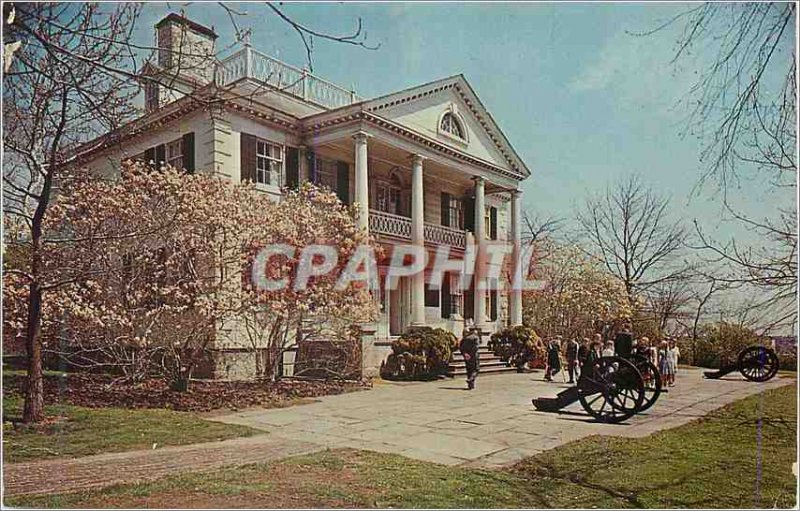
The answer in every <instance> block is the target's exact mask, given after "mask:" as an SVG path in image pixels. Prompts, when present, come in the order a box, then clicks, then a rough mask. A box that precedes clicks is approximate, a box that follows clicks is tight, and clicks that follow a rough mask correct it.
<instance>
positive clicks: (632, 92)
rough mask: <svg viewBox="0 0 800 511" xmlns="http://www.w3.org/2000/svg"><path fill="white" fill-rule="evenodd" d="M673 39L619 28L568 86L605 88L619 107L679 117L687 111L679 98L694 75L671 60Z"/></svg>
mask: <svg viewBox="0 0 800 511" xmlns="http://www.w3.org/2000/svg"><path fill="white" fill-rule="evenodd" d="M675 40H676V39H675V37H674V34H671V33H669V32H663V33H656V34H652V35H649V36H635V35H631V34H629V33H627V32H625V31H624V30H622V29H620V30H619V31H618V32H616V33H615V34H614V35H612V36H610V37H609V38H608V39H607V40H606V42H605V43H604V44H603V46H602V47H601V48H600V49H599V51H598V52H597V54H596V58H595V59H594V60H593V61H591V62H589V63H588V64H587V65H586V66H584V67H583V68H582V69H581V70H580V71H579V72H578V73H577V75H576V76H575V77H574V78H573V79H572V80H571V81H570V82H569V84H568V89H569V90H570V91H571V92H573V93H577V94H584V93H593V92H606V93H608V94H610V95H612V96H613V97H614V98H615V99H616V100H617V102H618V103H619V104H620V107H628V108H635V109H647V110H650V111H651V112H652V113H657V114H660V115H663V116H667V117H672V118H675V119H677V118H683V117H684V116H685V115H686V113H687V112H686V110H685V109H684V108H682V107H680V105H679V102H680V100H681V98H683V97H684V96H685V94H686V93H687V92H688V91H689V89H690V88H691V86H692V85H693V80H695V79H696V76H693V74H692V73H691V72H687V71H688V69H680V68H678V67H677V66H676V65H675V64H673V63H672V62H671V61H672V59H673V57H674V42H675Z"/></svg>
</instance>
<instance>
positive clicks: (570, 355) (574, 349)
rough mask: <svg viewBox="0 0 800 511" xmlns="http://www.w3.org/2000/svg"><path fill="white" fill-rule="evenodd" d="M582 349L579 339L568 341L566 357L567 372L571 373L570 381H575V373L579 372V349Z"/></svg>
mask: <svg viewBox="0 0 800 511" xmlns="http://www.w3.org/2000/svg"><path fill="white" fill-rule="evenodd" d="M579 350H580V345H579V344H578V341H576V340H575V339H572V340H571V341H568V342H567V346H566V349H565V351H566V357H564V358H566V359H567V374H569V382H570V383H575V374H576V373H577V372H578V360H579V356H578V351H579Z"/></svg>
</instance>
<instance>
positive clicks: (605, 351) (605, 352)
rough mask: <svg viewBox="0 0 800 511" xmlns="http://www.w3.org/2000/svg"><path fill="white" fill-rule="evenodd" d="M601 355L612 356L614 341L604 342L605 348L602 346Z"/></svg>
mask: <svg viewBox="0 0 800 511" xmlns="http://www.w3.org/2000/svg"><path fill="white" fill-rule="evenodd" d="M602 355H603V356H604V357H613V356H614V343H613V342H611V341H607V342H606V346H605V348H603V352H602Z"/></svg>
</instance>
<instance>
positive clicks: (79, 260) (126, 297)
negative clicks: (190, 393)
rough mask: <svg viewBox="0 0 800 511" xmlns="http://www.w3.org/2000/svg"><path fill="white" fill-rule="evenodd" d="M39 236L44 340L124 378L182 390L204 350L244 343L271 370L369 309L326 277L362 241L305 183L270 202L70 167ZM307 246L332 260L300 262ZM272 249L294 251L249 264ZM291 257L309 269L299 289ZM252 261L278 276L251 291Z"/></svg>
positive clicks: (343, 214) (160, 178)
mask: <svg viewBox="0 0 800 511" xmlns="http://www.w3.org/2000/svg"><path fill="white" fill-rule="evenodd" d="M46 232H48V233H49V234H48V238H47V243H46V244H45V247H46V251H45V257H44V258H43V260H44V261H45V264H46V266H45V274H46V275H47V276H48V280H47V281H46V282H47V285H46V289H47V292H46V295H45V297H46V300H45V301H44V305H45V306H44V307H43V319H44V321H43V338H44V339H45V349H46V350H47V351H50V352H55V353H57V354H59V355H60V356H63V357H65V358H67V359H68V360H69V361H70V362H71V363H72V364H75V365H77V366H90V367H98V366H105V367H107V368H113V369H116V370H117V371H119V372H121V374H122V375H123V376H124V377H125V379H126V380H128V381H137V380H141V379H143V378H145V377H148V376H151V375H153V374H157V375H160V376H162V377H164V378H165V379H166V380H167V381H168V382H169V383H170V385H171V387H173V388H175V389H179V390H185V389H186V388H187V386H188V382H189V379H190V378H191V376H192V374H193V371H195V369H196V368H197V367H198V365H199V364H200V363H202V362H204V361H205V360H207V354H208V349H209V348H211V347H214V348H229V347H236V348H242V347H244V348H252V353H253V355H254V356H255V357H256V365H257V366H259V365H260V366H261V367H260V371H261V372H262V373H263V374H266V375H268V376H270V377H272V378H275V377H277V369H278V364H277V361H278V360H279V357H280V355H281V354H282V353H283V351H284V350H285V348H286V347H287V346H288V345H289V344H292V343H293V342H297V341H300V340H304V339H308V338H310V337H314V336H325V338H326V339H329V340H330V339H331V338H345V337H346V336H347V335H348V334H349V333H350V332H349V329H350V327H351V325H352V324H353V323H356V322H360V321H368V320H370V319H372V315H373V314H374V305H373V302H372V300H371V298H370V294H369V292H368V289H367V286H366V282H358V281H356V282H352V283H350V284H348V285H346V286H339V285H338V283H339V273H340V272H339V271H337V270H341V269H342V268H343V267H344V265H345V264H347V263H348V261H349V259H350V258H351V256H352V255H353V253H354V252H355V251H356V247H357V246H358V245H366V246H368V247H370V246H372V245H370V243H371V241H370V240H369V239H368V238H367V236H366V235H365V234H364V233H362V232H361V231H359V230H358V228H357V227H356V224H355V220H354V216H353V214H352V211H351V210H349V209H348V208H346V207H345V206H343V205H342V204H341V203H340V202H339V201H338V199H337V198H336V196H335V194H333V193H330V192H328V191H323V190H319V189H317V188H315V187H313V186H312V185H310V184H305V185H303V187H302V188H301V189H300V190H299V191H297V192H289V193H287V195H286V196H285V199H284V200H282V201H280V202H275V201H272V200H270V199H269V197H268V196H267V195H265V194H263V193H260V192H257V191H256V190H255V189H254V187H253V186H252V185H249V184H234V183H231V182H230V181H227V180H220V179H217V178H213V177H210V176H206V175H186V174H183V173H181V172H179V171H177V170H175V169H172V168H169V167H164V168H162V169H160V171H158V172H156V171H153V169H151V168H150V167H148V166H146V165H142V164H138V163H126V164H125V165H124V168H123V171H122V178H121V179H118V180H102V179H99V178H97V177H93V176H91V175H89V174H88V173H86V172H84V171H77V172H75V173H73V174H71V175H69V176H67V177H66V178H65V179H64V181H62V183H61V191H60V193H59V194H58V196H57V199H56V200H55V202H54V204H53V206H52V207H51V210H50V213H49V215H48V217H47V231H46ZM311 244H317V245H320V246H325V247H329V250H330V251H332V252H333V254H334V255H335V256H336V257H335V259H336V261H333V264H327V263H326V265H325V266H324V267H318V266H317V260H316V259H315V258H312V259H311V260H310V261H306V260H304V259H303V257H301V249H302V248H303V247H305V246H306V245H311ZM276 245H277V246H282V247H285V248H286V249H287V250H288V249H292V251H293V252H294V254H293V255H292V256H291V257H284V258H275V257H273V258H270V259H269V260H268V261H267V264H265V265H264V266H263V267H261V268H256V265H254V262H255V256H256V254H258V253H260V252H261V250H262V249H263V248H264V247H269V246H276ZM298 265H307V266H308V267H309V268H310V269H311V270H312V271H311V272H310V273H311V274H312V276H311V277H310V278H309V279H308V281H307V282H306V283H305V285H303V286H300V285H299V283H298V282H297V274H298V272H297V271H296V270H297V266H298ZM253 270H261V271H264V272H265V276H266V277H269V278H273V277H276V276H280V275H284V274H285V275H286V277H285V278H286V279H287V284H288V285H287V286H286V287H285V288H284V289H279V290H264V289H261V288H259V287H258V286H254V285H252V282H253V280H252V275H253ZM322 270H326V273H324V274H323V271H322ZM308 273H309V272H306V274H308ZM22 282H23V280H22V279H20V278H18V276H15V275H13V274H11V275H9V276H8V277H7V278H6V280H5V284H6V289H5V292H4V296H5V297H6V298H7V307H6V311H5V312H6V325H7V326H12V327H13V328H15V329H17V330H18V331H20V330H19V328H21V327H22V325H23V324H24V317H25V313H24V303H25V300H24V295H25V288H24V286H22V285H20V284H22ZM259 355H260V356H259Z"/></svg>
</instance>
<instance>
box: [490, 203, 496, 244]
mask: <svg viewBox="0 0 800 511" xmlns="http://www.w3.org/2000/svg"><path fill="white" fill-rule="evenodd" d="M489 239H491V240H496V239H497V208H494V207H492V208H489Z"/></svg>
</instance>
